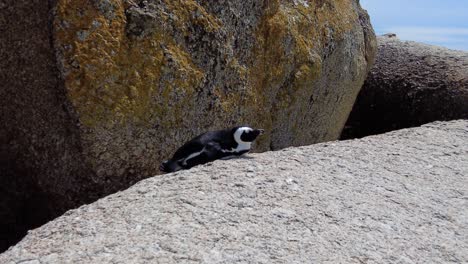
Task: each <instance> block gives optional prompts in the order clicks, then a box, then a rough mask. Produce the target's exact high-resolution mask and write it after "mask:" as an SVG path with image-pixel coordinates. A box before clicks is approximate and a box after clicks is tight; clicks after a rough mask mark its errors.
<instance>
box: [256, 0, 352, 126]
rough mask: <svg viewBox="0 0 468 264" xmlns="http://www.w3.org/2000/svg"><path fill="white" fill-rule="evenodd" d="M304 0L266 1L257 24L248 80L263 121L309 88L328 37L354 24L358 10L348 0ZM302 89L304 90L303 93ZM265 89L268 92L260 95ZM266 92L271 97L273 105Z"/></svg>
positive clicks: (339, 35) (267, 122)
mask: <svg viewBox="0 0 468 264" xmlns="http://www.w3.org/2000/svg"><path fill="white" fill-rule="evenodd" d="M304 2H306V3H307V4H298V5H295V4H294V3H292V2H291V3H289V2H287V3H285V2H281V4H279V5H278V1H271V2H270V5H268V6H266V7H265V8H266V9H267V10H269V11H268V12H266V15H265V16H264V17H263V20H262V21H261V23H260V25H259V27H258V29H257V44H258V45H257V46H256V47H255V49H254V51H253V54H254V56H253V57H254V58H255V59H254V61H253V66H252V67H250V68H251V71H250V72H249V76H250V78H249V80H250V83H251V84H252V86H253V87H254V90H256V91H257V92H256V93H257V94H260V95H263V96H261V97H259V98H257V99H258V100H257V102H256V104H255V105H256V106H257V107H258V110H257V111H256V112H257V113H264V116H263V117H262V118H261V119H262V121H263V122H264V124H265V125H264V126H265V127H268V126H269V125H272V124H273V123H274V122H275V119H276V117H277V114H276V111H282V112H284V110H286V109H287V108H288V107H289V106H291V105H292V104H293V103H294V101H295V100H304V98H303V97H304V96H303V95H305V94H310V93H311V91H310V89H312V87H313V82H314V81H315V80H317V78H318V77H319V76H320V72H321V69H322V58H321V57H320V56H319V55H318V54H324V53H323V52H322V49H323V47H325V46H326V44H327V41H330V39H331V40H332V41H333V42H337V41H339V40H340V39H341V38H342V37H343V35H344V33H345V32H348V31H351V30H353V28H352V27H353V25H355V24H356V21H357V19H358V15H357V13H356V12H354V11H353V10H354V8H353V3H352V2H351V0H334V1H331V0H325V1H322V2H324V3H322V4H320V5H319V4H317V1H304ZM305 91H308V93H306V92H305ZM265 94H268V95H267V96H265ZM268 98H270V100H271V98H276V102H277V103H276V104H275V106H273V108H274V109H270V107H272V105H271V102H269V101H266V100H268Z"/></svg>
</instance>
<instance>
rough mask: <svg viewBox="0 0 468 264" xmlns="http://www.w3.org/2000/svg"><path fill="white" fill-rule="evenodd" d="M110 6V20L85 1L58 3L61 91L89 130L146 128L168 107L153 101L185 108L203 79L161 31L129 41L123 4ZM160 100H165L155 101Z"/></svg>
mask: <svg viewBox="0 0 468 264" xmlns="http://www.w3.org/2000/svg"><path fill="white" fill-rule="evenodd" d="M108 2H109V3H110V7H111V8H110V10H108V11H109V12H111V13H112V14H111V15H109V14H103V13H102V12H100V10H99V9H98V8H96V6H94V4H93V2H92V1H89V0H59V1H58V3H57V10H56V17H55V22H54V25H55V29H56V38H55V42H56V45H57V46H58V49H59V50H60V51H61V52H62V54H60V55H59V59H60V61H61V63H62V67H63V68H62V71H63V73H64V77H65V87H66V89H67V91H68V96H69V98H70V100H71V101H72V103H73V105H74V106H75V108H76V110H77V112H78V114H79V116H80V121H81V122H82V123H83V124H84V125H86V126H88V127H93V126H95V125H97V124H101V125H105V124H117V123H124V122H126V121H128V120H132V121H136V122H142V123H148V122H149V119H151V118H153V117H154V116H158V115H160V114H161V112H164V111H165V109H166V108H167V107H168V106H166V105H163V104H159V105H158V104H155V101H159V102H162V101H168V100H173V101H175V103H174V106H173V107H176V106H181V107H183V106H184V105H186V103H187V102H186V100H187V99H186V98H187V96H188V95H189V94H190V93H193V89H194V87H197V86H199V83H200V82H201V80H202V79H203V75H204V74H203V73H202V72H201V70H200V69H198V68H197V67H196V65H194V64H193V63H192V62H191V58H190V55H189V54H188V53H187V52H185V51H184V49H183V48H181V47H179V46H178V45H177V44H176V43H175V42H174V40H173V39H172V37H171V35H170V34H168V33H166V32H163V31H161V30H160V29H159V31H157V32H155V33H154V34H151V35H150V36H148V37H144V38H130V37H128V36H127V34H126V30H125V29H126V28H125V27H126V23H127V21H126V16H125V10H124V6H123V3H122V2H121V1H119V0H110V1H108ZM167 56H170V57H171V60H172V62H171V66H168V65H167V64H168V62H167V61H166V60H167ZM165 67H171V71H172V73H171V74H172V76H171V77H172V78H173V81H172V82H170V83H169V84H166V83H161V78H162V76H163V74H164V68H165ZM161 96H162V97H165V98H164V100H155V99H154V98H155V97H156V98H157V97H161ZM181 116H182V114H181Z"/></svg>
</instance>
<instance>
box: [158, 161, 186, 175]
mask: <svg viewBox="0 0 468 264" xmlns="http://www.w3.org/2000/svg"><path fill="white" fill-rule="evenodd" d="M181 169H182V167H181V166H180V165H179V164H178V162H174V161H172V160H166V161H164V162H163V163H161V165H160V166H159V170H160V171H162V172H167V173H169V172H176V171H178V170H181Z"/></svg>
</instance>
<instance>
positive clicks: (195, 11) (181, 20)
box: [164, 0, 222, 34]
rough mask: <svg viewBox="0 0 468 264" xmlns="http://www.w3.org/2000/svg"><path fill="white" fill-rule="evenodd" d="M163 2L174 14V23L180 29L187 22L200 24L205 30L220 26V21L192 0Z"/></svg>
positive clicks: (185, 25)
mask: <svg viewBox="0 0 468 264" xmlns="http://www.w3.org/2000/svg"><path fill="white" fill-rule="evenodd" d="M164 3H165V5H166V6H167V7H168V9H169V11H170V12H171V13H173V14H174V15H175V16H176V25H177V27H178V28H180V29H182V30H183V29H185V28H187V26H188V25H189V24H195V25H198V26H201V27H203V28H204V30H205V31H206V32H213V31H216V30H219V29H220V27H221V24H222V23H221V21H220V20H219V19H218V18H216V17H214V16H212V15H211V14H210V13H208V12H207V11H206V10H205V8H204V7H203V6H201V5H200V4H198V3H197V2H196V1H194V0H166V1H164ZM185 33H186V34H188V33H187V32H185Z"/></svg>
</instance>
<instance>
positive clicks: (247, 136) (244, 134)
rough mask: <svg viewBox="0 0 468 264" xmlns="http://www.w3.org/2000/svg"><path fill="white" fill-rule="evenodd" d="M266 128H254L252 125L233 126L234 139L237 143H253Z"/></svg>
mask: <svg viewBox="0 0 468 264" xmlns="http://www.w3.org/2000/svg"><path fill="white" fill-rule="evenodd" d="M264 132H265V130H263V129H253V128H251V127H246V126H243V127H235V128H233V135H234V139H235V140H236V142H237V143H239V144H240V143H251V142H253V141H254V140H255V139H257V137H258V136H259V135H261V134H263V133H264Z"/></svg>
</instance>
